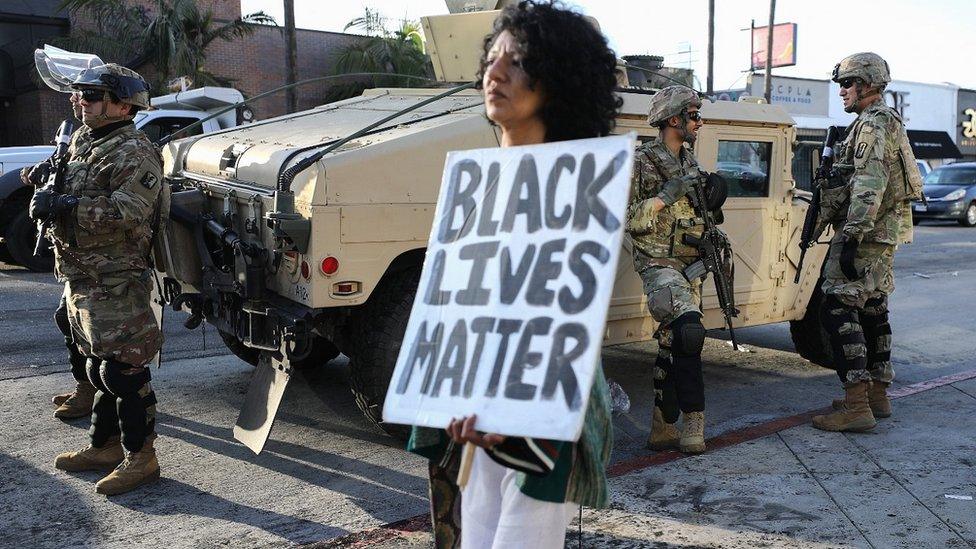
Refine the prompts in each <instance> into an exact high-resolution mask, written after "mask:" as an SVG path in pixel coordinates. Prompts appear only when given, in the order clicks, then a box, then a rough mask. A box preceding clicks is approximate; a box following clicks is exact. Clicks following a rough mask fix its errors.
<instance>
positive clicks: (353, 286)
mask: <svg viewBox="0 0 976 549" xmlns="http://www.w3.org/2000/svg"><path fill="white" fill-rule="evenodd" d="M361 287H362V286H361V285H360V284H359V282H336V283H335V284H333V285H332V294H333V295H353V294H358V293H359V289H360V288H361Z"/></svg>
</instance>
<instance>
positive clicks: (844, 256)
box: [840, 236, 861, 280]
mask: <svg viewBox="0 0 976 549" xmlns="http://www.w3.org/2000/svg"><path fill="white" fill-rule="evenodd" d="M857 244H858V242H857V240H856V239H854V238H851V237H849V236H845V237H844V247H843V248H841V251H840V271H841V272H842V273H844V276H846V277H847V280H857V279H858V278H861V275H860V274H858V272H857V269H856V268H855V267H854V258H856V257H857Z"/></svg>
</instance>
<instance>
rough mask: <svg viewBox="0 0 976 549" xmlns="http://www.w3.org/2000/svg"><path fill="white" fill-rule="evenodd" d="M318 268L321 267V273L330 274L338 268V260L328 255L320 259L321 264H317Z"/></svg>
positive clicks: (334, 272)
mask: <svg viewBox="0 0 976 549" xmlns="http://www.w3.org/2000/svg"><path fill="white" fill-rule="evenodd" d="M319 268H320V269H322V274H324V275H325V276H332V275H334V274H336V272H338V270H339V260H338V259H336V258H334V257H332V256H329V257H327V258H325V259H323V260H322V264H321V265H319Z"/></svg>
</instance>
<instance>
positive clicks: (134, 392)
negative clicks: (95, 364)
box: [101, 359, 152, 398]
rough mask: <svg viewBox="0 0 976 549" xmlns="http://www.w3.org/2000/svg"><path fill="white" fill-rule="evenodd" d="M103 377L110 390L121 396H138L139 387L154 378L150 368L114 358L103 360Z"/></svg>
mask: <svg viewBox="0 0 976 549" xmlns="http://www.w3.org/2000/svg"><path fill="white" fill-rule="evenodd" d="M101 377H102V381H103V382H104V383H105V387H107V388H108V390H109V392H111V393H112V394H113V395H115V396H117V397H119V398H126V397H132V396H138V394H139V389H142V386H143V385H145V384H147V383H149V380H150V379H151V378H152V376H151V375H150V373H149V368H145V367H142V368H139V367H137V366H132V365H131V364H126V363H124V362H119V361H117V360H112V359H109V360H104V361H102V368H101Z"/></svg>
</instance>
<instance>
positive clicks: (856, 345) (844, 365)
mask: <svg viewBox="0 0 976 549" xmlns="http://www.w3.org/2000/svg"><path fill="white" fill-rule="evenodd" d="M820 322H821V324H823V327H824V330H825V331H826V332H827V335H828V336H829V337H830V346H831V350H832V351H833V355H834V364H835V365H836V366H837V373H838V375H840V376H841V378H842V379H843V378H844V376H845V375H846V372H847V371H848V370H862V369H864V368H865V367H866V364H867V340H866V339H865V337H864V329H863V328H862V326H861V318H860V315H859V314H858V311H857V309H855V308H854V307H851V306H849V305H845V304H844V303H841V302H840V301H839V300H838V299H837V298H835V297H834V296H827V299H825V300H824V302H823V305H822V306H821V308H820ZM862 349H863V351H862Z"/></svg>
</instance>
